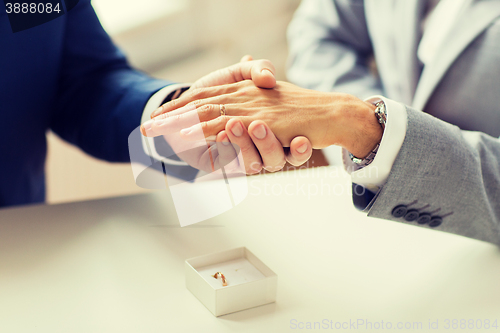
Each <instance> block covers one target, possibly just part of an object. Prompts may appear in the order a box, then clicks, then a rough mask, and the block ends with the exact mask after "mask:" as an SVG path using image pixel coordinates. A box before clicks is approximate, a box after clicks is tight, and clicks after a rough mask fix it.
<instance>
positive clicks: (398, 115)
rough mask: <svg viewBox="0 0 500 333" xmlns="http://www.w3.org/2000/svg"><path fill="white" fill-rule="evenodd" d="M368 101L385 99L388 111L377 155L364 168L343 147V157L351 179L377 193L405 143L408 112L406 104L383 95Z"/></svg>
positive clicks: (373, 101)
mask: <svg viewBox="0 0 500 333" xmlns="http://www.w3.org/2000/svg"><path fill="white" fill-rule="evenodd" d="M366 101H367V102H370V103H377V102H380V101H383V102H384V104H385V107H386V111H387V122H386V124H385V129H384V134H383V135H382V140H381V141H380V147H379V149H378V152H377V155H376V156H375V159H374V160H373V162H372V163H370V164H369V165H367V166H366V167H363V168H360V167H359V166H358V165H357V164H356V163H354V162H352V161H351V159H350V157H349V152H348V151H347V150H346V149H342V157H343V161H344V168H345V170H346V171H347V172H348V173H350V174H351V181H352V182H353V183H355V184H358V185H361V186H364V187H365V188H367V189H368V190H370V191H372V192H374V193H376V192H378V190H379V189H380V188H381V187H382V185H384V184H385V182H386V181H387V178H388V177H389V173H390V172H391V169H392V165H393V164H394V161H395V160H396V157H397V156H398V154H399V150H400V149H401V146H402V145H403V141H404V139H405V136H406V126H407V114H406V107H405V105H404V104H401V103H398V102H395V101H393V100H390V99H387V98H385V97H383V96H373V97H370V98H368V99H366Z"/></svg>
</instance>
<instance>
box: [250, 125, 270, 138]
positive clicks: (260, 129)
mask: <svg viewBox="0 0 500 333" xmlns="http://www.w3.org/2000/svg"><path fill="white" fill-rule="evenodd" d="M252 134H253V135H254V136H255V137H256V138H257V139H260V140H262V139H264V138H265V137H266V134H267V131H266V128H265V127H264V125H258V126H257V127H255V128H254V130H253V131H252Z"/></svg>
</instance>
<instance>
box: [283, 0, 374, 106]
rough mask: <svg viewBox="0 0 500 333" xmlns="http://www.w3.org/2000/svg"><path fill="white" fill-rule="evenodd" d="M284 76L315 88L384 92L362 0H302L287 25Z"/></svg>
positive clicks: (363, 94) (369, 93)
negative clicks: (374, 70)
mask: <svg viewBox="0 0 500 333" xmlns="http://www.w3.org/2000/svg"><path fill="white" fill-rule="evenodd" d="M287 36H288V43H289V52H290V55H289V62H288V73H287V75H288V80H289V81H290V82H292V83H295V84H297V85H298V86H301V87H304V88H308V89H314V90H319V91H333V90H335V91H338V92H345V93H349V94H352V95H355V96H357V97H359V98H362V99H364V98H367V97H369V96H372V95H378V94H382V89H381V84H380V82H379V80H378V79H377V78H376V77H375V75H373V74H372V73H371V71H370V69H369V61H370V59H372V55H373V50H372V45H371V41H370V37H369V34H368V30H367V27H366V20H365V13H364V6H363V1H361V0H302V3H301V5H300V6H299V8H298V10H297V11H296V13H295V15H294V18H293V20H292V22H291V23H290V26H289V27H288V33H287Z"/></svg>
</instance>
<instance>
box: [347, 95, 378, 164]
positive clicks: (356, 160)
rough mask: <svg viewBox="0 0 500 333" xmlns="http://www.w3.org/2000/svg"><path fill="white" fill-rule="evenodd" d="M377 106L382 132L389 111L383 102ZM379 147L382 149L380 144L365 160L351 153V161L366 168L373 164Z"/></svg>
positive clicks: (376, 110)
mask: <svg viewBox="0 0 500 333" xmlns="http://www.w3.org/2000/svg"><path fill="white" fill-rule="evenodd" d="M375 106H376V108H375V116H376V117H377V120H378V122H379V124H380V126H381V127H382V130H384V129H385V124H386V123H387V110H386V108H385V103H384V102H383V101H380V102H377V103H375ZM379 147H380V142H379V143H377V145H376V146H375V148H373V149H372V151H371V152H370V153H369V154H368V156H366V157H365V158H358V157H356V156H354V155H353V154H351V153H349V157H350V158H351V161H353V162H354V163H355V164H356V165H358V166H360V167H365V166H367V165H370V163H372V162H373V160H374V159H375V156H376V155H377V151H378V149H379Z"/></svg>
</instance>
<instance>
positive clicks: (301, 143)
mask: <svg viewBox="0 0 500 333" xmlns="http://www.w3.org/2000/svg"><path fill="white" fill-rule="evenodd" d="M311 155H312V144H311V142H310V141H309V139H307V138H306V137H305V136H297V137H295V138H293V140H292V142H290V151H289V153H288V154H287V155H286V160H287V161H288V163H290V164H291V165H293V166H299V165H302V164H304V163H305V162H307V161H308V160H309V159H310V158H311Z"/></svg>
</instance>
